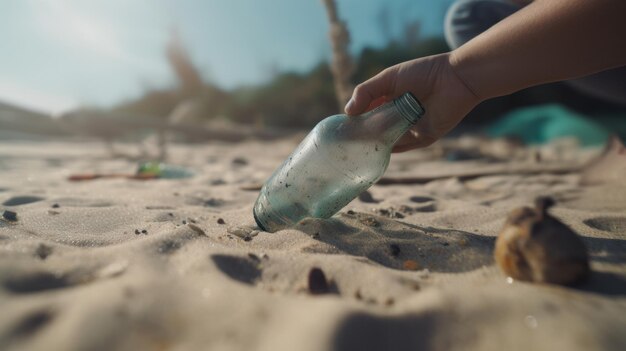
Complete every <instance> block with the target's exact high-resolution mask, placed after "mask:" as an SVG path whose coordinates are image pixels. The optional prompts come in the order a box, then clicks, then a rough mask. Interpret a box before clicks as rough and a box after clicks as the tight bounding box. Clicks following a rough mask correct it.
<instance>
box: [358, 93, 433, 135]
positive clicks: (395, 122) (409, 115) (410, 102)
mask: <svg viewBox="0 0 626 351" xmlns="http://www.w3.org/2000/svg"><path fill="white" fill-rule="evenodd" d="M424 112H425V111H424V108H423V107H422V105H421V104H420V103H419V102H418V101H417V99H416V98H415V97H414V96H413V95H412V94H411V93H405V94H404V95H402V96H400V97H398V98H397V99H395V100H393V101H391V102H388V103H386V104H384V105H381V106H380V107H377V108H376V109H374V110H372V111H369V112H367V113H365V114H363V117H364V118H365V120H364V123H365V125H366V128H367V129H369V130H371V131H376V132H377V135H378V137H379V138H380V140H381V141H382V142H383V143H385V144H386V145H388V146H389V147H391V146H393V144H395V143H396V141H398V139H400V137H401V136H402V135H403V134H404V133H406V131H407V130H409V128H411V127H412V126H413V125H414V124H415V123H417V121H418V120H419V119H420V118H421V117H422V115H424Z"/></svg>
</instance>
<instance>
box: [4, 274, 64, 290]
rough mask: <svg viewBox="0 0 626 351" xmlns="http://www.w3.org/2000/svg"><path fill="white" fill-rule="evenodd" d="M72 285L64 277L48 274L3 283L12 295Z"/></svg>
mask: <svg viewBox="0 0 626 351" xmlns="http://www.w3.org/2000/svg"><path fill="white" fill-rule="evenodd" d="M72 285H73V284H72V283H71V282H70V281H69V280H68V279H67V278H66V277H64V276H57V275H55V274H52V273H49V272H35V273H30V274H23V275H19V276H14V277H11V278H9V279H7V280H5V281H4V283H3V286H4V288H5V289H7V290H9V291H10V292H12V293H17V294H29V293H37V292H42V291H46V290H55V289H62V288H67V287H70V286H72Z"/></svg>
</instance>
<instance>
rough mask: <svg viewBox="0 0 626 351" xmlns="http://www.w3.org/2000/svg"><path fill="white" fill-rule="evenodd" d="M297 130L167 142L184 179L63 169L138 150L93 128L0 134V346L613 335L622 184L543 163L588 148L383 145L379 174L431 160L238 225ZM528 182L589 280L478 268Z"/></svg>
mask: <svg viewBox="0 0 626 351" xmlns="http://www.w3.org/2000/svg"><path fill="white" fill-rule="evenodd" d="M300 137H301V136H300ZM297 141H298V137H294V138H287V139H283V140H278V141H273V142H261V141H249V142H245V143H240V144H220V143H211V144H202V145H176V146H173V147H172V148H171V150H170V160H171V162H173V163H177V164H180V165H183V166H186V167H188V168H189V169H191V170H193V171H194V172H195V174H196V175H195V176H194V177H193V178H190V179H180V180H164V179H163V180H150V181H138V180H128V179H99V180H94V181H86V182H78V183H72V182H68V181H67V180H66V178H67V177H68V176H69V175H71V174H74V173H82V172H111V173H119V172H126V173H129V172H131V173H132V172H133V171H134V170H135V168H136V161H135V160H133V159H132V157H129V158H121V157H116V158H112V157H110V156H108V155H107V154H106V151H105V148H104V147H103V145H102V144H100V143H97V142H93V143H92V142H83V143H72V142H57V143H54V142H23V143H19V142H11V143H6V142H5V143H0V172H1V174H2V176H1V177H0V204H1V205H0V210H2V211H4V210H10V211H13V212H16V213H17V219H18V220H17V221H16V222H8V221H0V311H2V312H0V349H2V350H302V351H306V350H624V349H626V333H625V332H624V331H626V182H625V183H622V184H621V185H620V184H619V183H618V184H600V185H585V186H581V185H579V178H580V173H579V172H567V171H565V173H563V174H550V173H543V172H544V171H548V170H549V171H552V172H554V170H555V169H562V170H568V169H570V170H571V169H574V168H576V167H578V166H580V165H581V164H584V163H585V162H587V161H588V160H589V159H590V158H591V157H593V154H594V153H597V152H598V150H580V149H577V148H573V147H571V145H569V146H568V145H566V146H565V147H564V146H563V145H560V146H559V145H551V146H550V147H546V148H544V149H535V150H529V149H521V151H520V150H517V151H515V152H514V153H509V154H508V155H509V156H510V155H513V154H515V155H516V156H515V157H513V161H494V160H491V161H487V160H486V159H485V158H479V159H473V158H474V157H472V154H471V153H465V154H463V153H461V154H459V153H457V154H453V156H454V157H456V158H469V159H470V160H466V161H459V162H450V161H447V160H446V159H445V158H444V157H442V155H443V154H445V148H443V147H433V148H429V149H426V150H421V151H414V152H409V153H405V154H401V155H395V156H394V157H393V159H392V162H391V165H390V168H389V170H388V172H387V174H386V177H387V178H390V179H400V178H402V179H409V178H411V177H424V176H425V175H428V176H432V177H433V178H437V177H442V178H441V179H436V180H431V181H423V182H419V183H416V184H391V185H375V186H374V187H372V188H371V189H370V191H369V196H363V197H361V199H356V200H354V201H353V202H352V203H351V204H349V205H348V206H347V207H346V208H344V209H343V210H342V211H341V212H340V213H339V214H338V215H336V216H335V217H333V218H332V219H331V220H328V221H320V220H306V221H304V222H303V223H302V224H301V225H299V226H298V227H296V228H294V229H289V230H283V231H280V232H277V233H266V232H262V231H261V232H259V233H258V234H257V233H255V232H252V233H250V230H246V229H245V228H246V226H248V227H253V226H254V221H253V218H252V215H251V209H252V204H253V202H254V200H255V199H256V196H257V192H256V191H254V190H244V189H250V188H252V189H254V187H255V185H256V184H259V183H261V182H263V181H264V180H265V179H266V178H267V177H268V176H269V175H270V174H271V172H272V171H273V170H274V168H275V167H277V166H278V165H279V164H280V163H281V162H282V160H283V159H284V158H285V157H286V156H287V155H288V154H289V153H290V151H291V150H292V149H293V148H294V147H295V145H296V144H297ZM468 142H469V143H470V144H471V140H470V141H467V140H465V141H463V140H459V141H457V142H456V143H452V146H451V147H453V148H454V147H459V146H462V145H464V143H465V144H466V143H468ZM118 150H121V151H124V152H126V153H128V154H132V153H133V152H137V150H136V148H135V147H134V146H133V145H125V146H121V147H120V148H119V149H118ZM442 150H443V151H442ZM491 150H492V151H493V152H492V154H494V155H495V156H498V153H500V154H502V152H505V151H506V148H504V147H503V146H502V145H500V146H498V144H493V145H491ZM483 151H484V150H483ZM505 154H506V152H505ZM518 154H519V155H518ZM447 155H448V157H450V155H451V154H450V153H448V154H447ZM459 155H460V156H459ZM520 155H521V156H520ZM524 155H527V156H524ZM533 155H534V156H533ZM537 155H539V156H540V157H539V156H537ZM461 156H462V157H461ZM500 156H501V155H500ZM533 159H534V161H533ZM538 159H540V162H538V161H537V160H538ZM529 169H532V170H535V171H534V172H532V173H535V174H523V173H524V171H525V170H529ZM484 173H486V174H484ZM554 173H562V172H554ZM464 174H470V175H471V176H464ZM481 174H484V175H481ZM446 175H453V176H448V177H447V176H446ZM539 195H550V196H553V197H554V198H555V199H556V200H557V202H558V203H557V205H556V206H555V207H554V208H553V209H551V210H550V211H551V213H552V214H553V215H554V216H555V217H557V218H558V219H560V220H561V221H563V222H564V223H565V224H567V225H568V226H570V227H571V228H572V229H574V230H575V231H576V232H577V233H579V234H580V235H581V236H582V237H583V239H584V242H585V244H586V245H587V247H588V249H589V252H590V256H591V262H592V264H591V267H592V270H593V273H592V276H591V278H590V279H589V281H587V282H585V283H583V284H581V285H579V286H575V287H560V286H554V285H541V284H532V283H524V282H519V281H514V280H511V279H507V277H506V276H505V275H504V274H503V273H501V272H500V271H499V269H498V268H497V266H495V263H494V260H493V247H494V241H495V238H496V236H497V234H498V232H499V230H500V228H501V227H502V225H503V223H504V220H505V218H506V215H507V213H508V212H509V211H511V210H512V209H514V208H516V207H519V206H524V205H530V204H531V203H532V201H533V199H534V198H535V197H536V196H539ZM221 223H223V224H221ZM237 227H239V228H237ZM241 227H243V229H242V228H241ZM313 268H319V270H321V272H323V273H320V272H319V270H315V273H313V274H312V276H311V278H309V276H310V272H311V270H312V269H313ZM320 274H322V277H321V276H320ZM309 279H311V280H312V281H311V282H309ZM311 291H313V292H315V293H312V292H311Z"/></svg>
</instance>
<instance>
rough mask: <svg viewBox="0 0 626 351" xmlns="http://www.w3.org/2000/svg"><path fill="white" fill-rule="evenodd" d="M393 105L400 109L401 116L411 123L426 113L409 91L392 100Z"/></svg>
mask: <svg viewBox="0 0 626 351" xmlns="http://www.w3.org/2000/svg"><path fill="white" fill-rule="evenodd" d="M393 103H394V105H395V106H396V108H397V109H398V111H400V114H401V115H402V117H404V118H406V120H407V121H409V123H411V124H415V123H417V121H418V120H419V119H420V118H421V117H422V116H423V115H424V113H426V110H425V109H424V107H423V106H422V104H420V102H419V101H418V100H417V98H416V97H415V96H414V95H413V94H411V93H408V92H407V93H404V94H403V95H402V96H400V97H399V98H397V99H395V100H393Z"/></svg>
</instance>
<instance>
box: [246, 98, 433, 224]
mask: <svg viewBox="0 0 626 351" xmlns="http://www.w3.org/2000/svg"><path fill="white" fill-rule="evenodd" d="M423 114H424V108H423V107H422V106H421V105H420V103H419V102H418V101H417V99H416V98H415V97H414V96H413V95H412V94H411V93H406V94H404V95H402V96H400V97H399V98H397V99H395V100H393V101H391V102H389V103H386V104H384V105H382V106H380V107H378V108H376V109H374V110H372V111H369V112H366V113H364V114H362V115H359V116H353V117H348V116H347V115H344V114H340V115H334V116H330V117H327V118H325V119H324V120H322V121H321V122H319V123H318V124H317V125H316V126H315V128H313V130H312V131H311V132H310V133H309V135H307V136H306V137H305V138H304V140H303V141H302V142H301V143H300V145H299V146H298V147H297V148H296V150H295V151H294V152H293V153H292V154H291V155H290V156H289V157H288V158H287V160H285V162H283V164H282V165H281V166H280V167H279V168H278V169H277V170H276V171H275V172H274V174H273V175H272V176H271V177H270V178H269V180H268V181H267V182H266V183H265V185H263V188H262V189H261V192H260V194H259V197H258V198H257V200H256V203H255V205H254V209H253V214H254V219H255V221H256V223H257V225H258V226H259V227H260V228H261V229H263V230H265V231H268V232H275V231H277V230H280V229H284V228H288V227H290V226H293V225H294V224H296V223H297V222H299V221H300V220H301V219H303V218H306V217H317V218H329V217H331V216H332V215H334V214H335V213H337V212H338V211H339V210H341V209H342V208H343V207H344V206H346V205H347V204H348V203H350V201H352V200H353V199H354V198H356V197H357V196H359V194H360V193H362V192H363V191H365V190H367V189H368V188H369V187H370V186H372V184H374V183H375V182H376V181H377V180H378V179H380V177H381V176H382V175H383V173H384V172H385V170H386V169H387V166H388V165H389V159H390V157H391V149H392V147H393V145H394V144H395V143H396V141H398V139H399V138H400V137H401V136H402V135H403V134H404V133H405V132H406V131H407V130H408V129H409V128H411V126H413V125H414V124H415V123H416V122H417V120H418V119H419V118H420V117H421V116H422V115H423Z"/></svg>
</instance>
